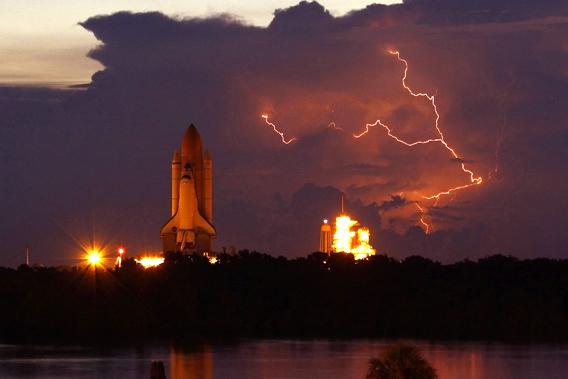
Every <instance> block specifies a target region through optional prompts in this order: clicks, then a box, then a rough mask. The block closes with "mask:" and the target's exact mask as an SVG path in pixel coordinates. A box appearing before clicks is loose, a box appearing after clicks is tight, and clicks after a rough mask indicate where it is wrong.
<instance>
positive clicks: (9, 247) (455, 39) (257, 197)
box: [0, 0, 568, 264]
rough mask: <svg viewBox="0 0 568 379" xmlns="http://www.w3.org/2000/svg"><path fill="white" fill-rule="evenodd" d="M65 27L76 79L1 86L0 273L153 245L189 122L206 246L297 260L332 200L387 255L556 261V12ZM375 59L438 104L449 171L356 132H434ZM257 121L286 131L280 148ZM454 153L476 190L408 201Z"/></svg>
mask: <svg viewBox="0 0 568 379" xmlns="http://www.w3.org/2000/svg"><path fill="white" fill-rule="evenodd" d="M81 25H82V26H83V27H84V28H85V29H87V30H89V31H90V32H92V33H93V34H94V35H95V37H96V38H97V39H98V40H99V41H100V45H99V46H97V47H95V48H94V49H93V50H92V51H91V52H90V54H89V55H90V57H91V58H92V59H95V60H97V61H99V62H100V63H101V64H102V65H103V66H104V67H105V68H104V70H102V71H100V72H97V73H95V74H94V75H93V78H92V82H91V83H89V84H88V85H86V86H85V87H84V88H80V89H77V88H75V89H68V90H48V89H41V88H19V89H14V88H2V89H0V110H1V111H2V118H1V119H0V126H1V129H0V133H1V134H0V139H1V141H2V142H1V143H2V151H1V154H0V170H2V178H3V180H2V183H0V191H1V194H2V197H1V200H0V210H1V211H2V214H3V217H2V219H1V221H0V222H1V225H0V228H1V230H2V233H1V234H0V240H1V241H2V245H3V246H2V249H3V251H2V254H3V255H2V259H3V261H2V263H5V264H16V263H17V262H18V261H19V260H18V259H19V258H18V252H19V251H21V250H22V249H23V246H24V245H25V244H26V243H30V244H32V245H33V246H36V247H37V248H36V249H34V250H37V255H38V257H37V259H38V260H41V261H45V262H50V263H57V262H60V263H69V260H70V258H71V257H74V256H76V253H75V252H74V250H73V249H76V245H77V244H76V243H75V242H74V240H75V239H77V240H79V241H86V240H88V239H89V238H94V239H97V240H104V241H108V242H109V243H111V244H112V243H115V242H117V241H120V242H122V243H125V244H127V245H128V246H129V247H131V249H132V250H133V251H142V250H157V249H158V248H159V247H160V241H159V227H160V226H161V224H162V223H163V222H164V221H165V220H166V219H167V216H168V209H169V208H168V202H169V199H168V196H169V188H168V186H169V178H168V175H169V160H170V159H171V154H172V152H173V149H174V148H176V147H177V145H178V143H179V141H180V139H181V136H182V134H183V131H184V128H185V127H186V126H187V125H189V123H191V122H192V123H194V124H195V125H196V126H197V127H198V129H199V130H200V132H201V134H202V137H203V139H204V143H205V146H207V147H208V148H209V150H210V151H211V152H212V155H213V157H214V179H215V182H214V184H215V189H214V190H215V216H214V220H215V223H216V225H217V228H218V233H219V239H218V241H216V246H217V248H219V249H220V248H221V247H222V246H225V247H230V246H235V247H236V248H249V249H261V250H263V251H265V252H269V253H271V254H284V255H288V256H298V255H305V254H306V253H309V252H311V251H314V250H315V249H317V240H318V230H319V223H320V222H321V219H322V218H331V217H332V216H333V215H334V212H337V211H338V208H339V194H340V192H341V191H343V192H345V194H346V196H347V198H348V200H349V201H348V207H347V208H348V209H347V210H348V211H349V212H350V213H352V214H353V215H354V216H356V217H358V218H359V219H360V221H361V222H362V223H364V224H367V225H368V226H370V227H371V230H372V232H373V242H374V243H375V245H376V247H377V248H378V250H379V251H380V252H384V253H387V254H389V255H393V256H397V257H402V256H406V255H411V254H422V255H425V256H429V257H432V258H435V259H440V260H443V261H453V260H457V259H462V258H465V257H470V258H474V257H479V256H485V255H488V254H494V253H504V254H513V255H517V256H522V257H528V256H552V257H560V256H565V251H566V249H567V248H568V237H566V233H564V232H563V229H564V228H563V224H564V216H565V215H566V214H567V211H568V195H567V194H568V180H567V179H566V174H565V170H566V169H565V167H566V166H567V164H568V153H567V151H568V150H566V146H567V144H568V128H567V127H566V122H567V115H568V114H567V112H566V99H568V80H567V79H568V70H567V69H566V67H568V65H567V63H568V44H567V43H566V41H567V39H566V36H568V6H566V5H565V4H564V2H563V1H559V0H547V1H539V2H535V1H511V0H495V1H481V0H478V1H445V0H420V1H419V0H414V1H406V2H405V3H404V4H398V5H389V6H385V5H378V4H375V5H370V6H368V7H367V8H365V9H361V10H355V11H353V12H351V13H349V14H347V15H345V16H342V17H334V16H333V15H331V14H330V13H329V12H328V11H327V10H326V9H324V8H323V7H322V6H321V5H319V4H318V3H316V2H311V3H308V2H302V3H299V4H298V5H296V6H294V7H291V8H288V9H282V10H277V11H275V15H274V19H273V21H272V22H271V24H270V25H269V26H268V27H266V28H261V27H254V26H250V25H246V24H244V23H243V22H242V21H240V20H239V19H238V18H236V17H235V16H232V15H220V16H216V17H212V18H204V19H177V18H172V17H168V16H165V15H163V14H160V13H138V14H132V13H126V12H122V13H117V14H113V15H108V16H96V17H93V18H90V19H88V20H85V21H84V22H82V23H81ZM392 49H396V50H398V51H400V53H401V54H402V56H403V57H404V58H405V59H407V60H408V62H409V65H410V67H409V68H410V69H409V72H408V79H407V81H408V83H409V85H410V86H412V87H413V88H414V89H416V90H419V91H423V92H428V93H431V94H435V95H436V102H437V105H438V109H439V112H440V116H441V119H440V127H441V129H442V131H443V132H444V135H445V139H446V141H448V143H449V144H450V145H451V146H452V147H454V148H455V149H456V151H457V152H458V153H459V156H460V159H459V160H456V159H453V158H452V156H451V155H450V154H449V153H448V151H447V150H445V149H443V147H442V146H441V145H440V144H429V145H422V146H417V147H412V148H410V147H407V146H404V145H401V144H400V143H397V142H396V141H394V140H393V139H392V138H390V137H389V136H388V135H387V134H386V132H385V130H384V129H382V128H380V127H376V128H372V129H370V131H369V133H368V134H367V135H365V136H363V137H361V138H359V139H355V138H353V136H352V134H353V133H359V132H361V131H362V130H363V129H364V127H365V124H367V123H373V122H374V121H375V120H377V119H381V120H382V121H384V122H386V123H387V124H388V125H390V126H391V127H392V129H393V131H394V132H395V133H396V134H397V135H398V136H400V137H401V138H404V139H405V140H409V141H414V140H420V139H428V138H436V134H435V132H436V131H435V129H434V120H435V115H434V113H433V112H432V108H431V106H430V104H429V102H428V101H426V100H424V99H423V98H415V97H412V96H410V95H409V93H408V92H407V91H406V90H405V89H404V88H403V87H402V85H401V78H402V75H403V72H404V71H403V70H404V66H403V65H402V64H401V62H399V61H397V59H396V58H395V57H394V56H393V55H391V54H389V53H388V50H392ZM261 114H267V115H269V117H270V120H271V121H272V122H274V123H276V125H277V126H278V128H279V129H280V130H282V131H283V132H284V133H285V135H286V136H287V137H296V138H297V140H296V141H295V142H293V143H291V144H289V145H284V144H282V143H281V140H280V137H279V136H278V135H276V134H274V132H273V131H272V129H271V128H269V127H267V125H266V124H264V121H263V119H262V118H261ZM331 122H333V123H334V124H333V125H334V126H335V127H329V125H330V123H331ZM461 162H465V163H466V164H467V166H468V167H470V168H471V169H472V170H473V171H474V172H475V173H476V174H477V175H480V176H481V177H483V179H484V182H483V184H482V185H480V186H475V187H474V188H469V189H466V190H463V191H460V192H455V193H452V194H451V195H450V196H445V197H443V198H442V199H441V200H440V201H439V202H434V201H427V200H425V199H424V198H423V196H426V195H431V194H434V193H437V192H439V191H442V190H444V189H447V188H449V187H452V186H457V185H462V184H465V183H467V182H468V180H469V178H468V176H467V175H466V174H465V173H463V172H462V171H461V170H460V164H461ZM417 204H419V205H421V206H422V207H423V208H424V209H426V212H427V213H426V214H424V215H422V214H420V212H419V210H418V208H417V206H416V205H417ZM421 218H423V220H425V221H426V222H427V223H429V224H431V227H432V230H433V231H432V232H431V233H430V234H425V233H424V226H423V225H422V223H421V222H420V219H421ZM93 234H94V237H93ZM111 241H113V242H111Z"/></svg>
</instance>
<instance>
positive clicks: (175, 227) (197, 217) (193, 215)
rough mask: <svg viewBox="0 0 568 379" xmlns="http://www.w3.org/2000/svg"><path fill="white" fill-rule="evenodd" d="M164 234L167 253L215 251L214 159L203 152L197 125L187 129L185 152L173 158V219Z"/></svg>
mask: <svg viewBox="0 0 568 379" xmlns="http://www.w3.org/2000/svg"><path fill="white" fill-rule="evenodd" d="M160 236H161V238H162V242H163V248H164V252H168V251H180V252H187V253H191V252H197V253H206V252H210V251H211V240H212V239H213V238H215V236H216V231H215V227H214V226H213V160H212V159H211V155H210V154H209V152H208V151H205V153H203V152H202V146H201V137H200V136H199V133H198V132H197V129H196V128H195V126H193V124H192V125H191V126H190V127H189V128H187V130H186V132H185V134H184V136H183V140H182V144H181V155H180V154H179V153H178V152H177V151H175V152H174V156H173V159H172V188H171V218H170V219H169V220H168V222H167V223H166V224H165V225H164V226H163V227H162V229H161V231H160Z"/></svg>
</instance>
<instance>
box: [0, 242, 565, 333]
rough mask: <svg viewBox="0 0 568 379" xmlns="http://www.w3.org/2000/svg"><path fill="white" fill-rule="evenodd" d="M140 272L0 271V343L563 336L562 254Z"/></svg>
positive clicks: (246, 263) (318, 258)
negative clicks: (444, 261) (559, 256)
mask: <svg viewBox="0 0 568 379" xmlns="http://www.w3.org/2000/svg"><path fill="white" fill-rule="evenodd" d="M165 258H166V259H165V262H164V264H162V265H161V266H159V267H156V268H153V269H144V268H142V267H141V266H140V265H138V264H137V263H136V262H135V261H134V260H132V259H126V260H125V261H124V262H123V265H122V267H120V268H117V267H106V268H104V267H96V268H94V267H93V266H76V267H63V268H61V267H60V268H54V267H28V266H25V265H24V266H20V267H19V268H17V269H10V268H0V310H1V311H0V338H1V339H2V340H3V341H10V340H15V341H35V340H48V341H55V340H71V341H90V340H100V339H102V340H105V341H108V340H111V339H116V340H117V341H125V340H132V339H140V340H148V339H163V338H168V339H170V338H206V339H214V338H221V339H232V338H241V337H254V338H257V337H258V338H264V337H270V338H284V337H285V338H312V337H314V338H315V337H325V338H359V337H364V338H371V337H377V338H378V337H393V338H398V337H403V338H431V339H484V340H547V341H566V340H568V323H567V322H566V320H568V296H567V295H568V260H551V259H531V260H519V259H516V258H513V257H505V256H500V255H497V256H491V257H487V258H484V259H479V260H477V261H470V260H466V261H462V262H458V263H453V264H441V263H438V262H434V261H431V260H429V259H426V258H423V257H418V256H414V257H409V258H406V259H404V260H402V261H399V260H396V259H393V258H391V257H388V256H384V255H377V256H373V257H370V259H368V260H365V261H354V260H353V257H352V256H351V255H349V254H332V255H327V254H323V253H313V254H311V255H309V256H307V257H303V258H296V259H287V258H284V257H273V256H270V255H266V254H261V253H257V252H249V251H246V250H245V251H241V252H239V253H238V254H234V255H230V254H221V255H219V256H218V262H217V263H216V264H211V263H209V261H208V260H207V259H206V258H204V257H202V256H199V255H189V256H187V255H182V254H177V253H168V254H166V257H165Z"/></svg>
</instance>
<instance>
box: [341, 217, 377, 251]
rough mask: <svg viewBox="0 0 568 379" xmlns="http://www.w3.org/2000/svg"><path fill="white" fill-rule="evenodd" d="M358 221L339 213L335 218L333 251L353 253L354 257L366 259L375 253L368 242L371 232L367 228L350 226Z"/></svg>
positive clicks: (355, 224)
mask: <svg viewBox="0 0 568 379" xmlns="http://www.w3.org/2000/svg"><path fill="white" fill-rule="evenodd" d="M358 224H359V223H358V222H357V221H356V220H352V219H351V217H349V216H347V215H340V216H338V217H337V218H336V219H335V233H334V234H333V251H335V252H342V253H348V254H353V255H354V257H355V259H357V260H360V259H366V258H368V257H369V256H371V255H375V253H376V251H375V249H373V247H372V246H371V245H370V244H369V238H370V236H371V232H370V231H369V229H367V228H358V229H357V230H356V231H354V230H351V228H353V227H355V226H357V225H358Z"/></svg>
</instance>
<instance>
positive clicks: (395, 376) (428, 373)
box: [367, 344, 438, 379]
mask: <svg viewBox="0 0 568 379" xmlns="http://www.w3.org/2000/svg"><path fill="white" fill-rule="evenodd" d="M437 378H438V375H437V374H436V370H435V369H434V368H433V367H432V366H430V364H429V363H428V362H427V361H426V360H425V359H424V358H423V357H422V355H420V352H419V351H418V349H416V348H415V347H414V346H409V345H402V344H399V345H395V346H391V347H388V348H386V349H385V350H384V351H383V352H382V353H381V356H380V357H379V358H374V359H371V361H370V362H369V371H368V372H367V379H437Z"/></svg>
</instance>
